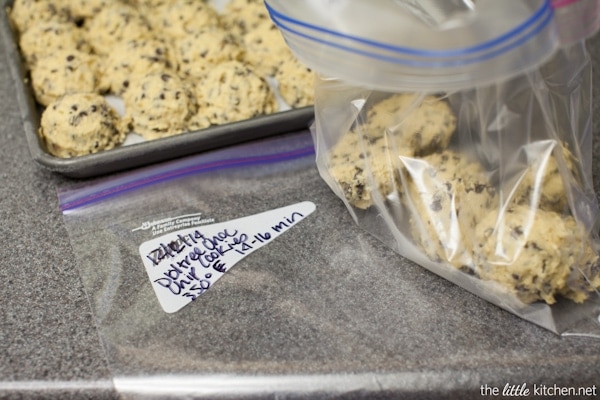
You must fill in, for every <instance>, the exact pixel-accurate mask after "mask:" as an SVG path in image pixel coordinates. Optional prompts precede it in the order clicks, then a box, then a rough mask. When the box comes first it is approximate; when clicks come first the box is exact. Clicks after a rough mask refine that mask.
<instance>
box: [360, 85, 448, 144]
mask: <svg viewBox="0 0 600 400" xmlns="http://www.w3.org/2000/svg"><path fill="white" fill-rule="evenodd" d="M364 129H365V130H367V131H369V132H373V133H374V134H376V135H383V134H384V132H391V134H392V135H393V136H394V137H395V138H397V140H396V144H397V145H398V146H399V147H406V148H409V149H412V152H413V154H415V155H425V154H429V153H431V152H434V151H437V150H440V149H445V148H446V147H448V143H449V142H450V139H451V138H452V135H453V134H454V131H455V130H456V117H455V116H454V114H453V112H452V110H451V109H450V106H449V105H448V103H447V102H445V101H443V100H440V99H438V98H436V97H435V96H431V95H427V96H423V95H417V94H412V93H401V94H395V95H392V96H390V97H388V98H387V99H384V100H382V101H379V102H378V103H377V104H375V105H374V106H373V107H371V108H370V109H369V110H368V111H367V115H366V122H365V128H364Z"/></svg>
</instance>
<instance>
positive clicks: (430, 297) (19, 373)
mask: <svg viewBox="0 0 600 400" xmlns="http://www.w3.org/2000/svg"><path fill="white" fill-rule="evenodd" d="M589 44H590V51H591V53H592V56H593V59H594V64H595V65H600V37H595V38H594V39H593V40H592V41H590V43H589ZM0 54H5V49H3V48H0ZM599 71H600V68H596V69H595V75H594V79H595V82H600V72H599ZM598 87H599V86H598V85H597V86H596V87H595V88H594V98H595V110H598V109H599V108H600V91H599V89H598ZM0 93H1V94H2V96H0V179H1V182H2V185H1V186H0V238H1V239H2V243H1V245H0V246H1V248H0V256H1V258H0V260H1V261H0V266H1V268H0V286H1V290H0V300H1V301H2V307H1V311H0V315H1V319H0V398H7V399H21V398H57V399H68V398H85V399H102V398H118V397H119V393H120V392H122V387H121V386H120V385H121V381H119V380H118V379H117V380H115V381H113V374H114V373H115V371H117V370H118V369H113V368H112V367H111V365H110V363H109V362H108V360H107V356H106V354H105V352H104V351H103V348H102V346H101V342H100V338H99V334H98V331H97V329H96V326H95V323H94V318H93V316H92V312H91V308H90V304H89V302H88V300H87V298H86V295H85V292H84V289H83V285H82V281H81V279H80V275H79V270H78V263H77V261H76V258H75V255H74V251H73V249H72V247H71V244H70V241H69V237H68V232H67V228H66V226H65V223H64V221H63V216H62V215H61V212H60V210H59V206H58V200H57V188H59V187H61V186H63V185H66V184H70V183H72V181H71V180H69V179H68V178H64V177H62V176H60V175H57V174H54V173H52V172H49V171H47V170H45V169H43V168H41V167H39V166H38V165H36V164H35V163H34V162H33V161H32V160H31V158H30V155H29V151H28V147H27V143H26V138H25V137H24V135H23V129H22V119H21V113H20V110H19V109H18V105H17V103H16V102H15V101H13V99H14V97H15V87H14V84H13V82H12V81H11V77H10V73H9V71H8V69H7V66H6V64H5V60H4V58H3V57H0ZM595 115H596V116H598V112H596V113H595ZM594 122H595V125H594V133H595V136H596V135H597V134H599V133H600V125H599V122H600V118H595V121H594ZM599 146H600V143H599V141H597V140H596V141H595V143H594V161H595V163H594V176H595V177H596V178H597V177H600V163H599V162H598V161H599V160H598V157H600V147H599ZM307 174H308V175H307ZM307 174H302V175H301V176H298V177H297V178H296V179H302V180H304V182H303V183H304V184H303V185H298V187H303V188H304V191H305V192H304V193H302V194H301V196H300V197H301V198H302V197H307V198H306V199H308V200H312V201H315V202H316V203H318V206H319V207H320V209H322V210H323V211H322V214H320V217H319V218H315V219H314V220H312V221H311V222H310V223H307V224H306V227H305V228H304V229H303V231H302V233H303V235H306V236H302V238H304V237H308V238H312V239H311V240H309V239H306V240H304V239H302V238H301V237H300V233H298V234H294V235H290V237H289V238H288V239H287V240H286V241H282V242H281V244H280V245H277V246H267V247H266V248H264V249H261V251H260V252H256V253H255V254H254V255H253V259H252V260H253V261H252V262H253V263H255V264H261V263H263V262H264V263H273V262H282V260H284V259H283V258H282V257H280V256H279V254H280V253H279V252H284V251H286V252H287V253H286V254H290V253H289V252H290V249H289V246H290V242H289V240H292V241H293V240H295V239H298V240H304V242H303V244H305V245H311V244H315V246H316V245H317V244H316V243H317V242H318V241H319V240H321V239H323V240H324V238H330V240H331V243H340V242H338V241H343V240H348V242H347V243H348V244H347V246H349V245H350V244H353V245H356V246H358V247H359V248H358V250H357V249H348V252H347V253H344V252H341V251H340V252H339V254H337V258H338V259H337V261H338V266H337V267H338V268H333V267H335V266H331V265H330V266H327V265H321V266H319V271H320V275H321V282H326V283H328V284H329V285H330V286H331V287H332V288H335V290H334V292H332V293H327V287H328V286H327V285H325V284H322V289H323V291H316V290H315V291H313V292H311V293H312V294H313V295H314V296H313V298H311V299H308V298H307V299H306V301H307V303H306V307H305V308H306V310H309V309H310V307H312V308H313V311H312V312H310V318H309V317H306V319H305V322H307V324H306V326H299V325H298V326H296V325H295V322H296V321H302V320H301V319H299V318H297V319H294V318H292V319H291V322H290V321H287V322H285V323H282V320H281V319H280V317H281V316H279V318H272V315H271V314H269V313H265V312H261V313H258V312H257V314H256V318H255V319H254V320H253V321H252V322H248V320H247V319H243V318H240V319H239V324H247V326H245V327H244V326H241V325H240V328H242V329H243V328H248V329H254V330H257V335H258V334H259V332H258V329H259V327H260V326H264V327H265V328H266V327H269V330H270V331H273V330H274V329H275V330H277V329H276V328H277V326H275V328H274V325H276V324H278V323H282V326H281V327H280V328H281V329H279V331H278V332H279V336H275V335H274V334H273V336H272V337H271V339H272V341H271V342H268V341H267V340H262V339H260V338H258V337H253V336H251V335H249V334H247V335H239V337H238V339H239V340H246V341H247V345H248V346H254V347H252V348H244V347H243V345H242V344H240V343H236V338H235V337H230V338H228V339H227V340H223V341H222V342H219V344H217V345H216V346H217V347H218V346H221V347H218V348H217V349H216V350H215V351H213V353H211V354H212V355H213V356H214V357H219V356H220V357H221V359H214V363H215V365H214V366H213V365H211V364H210V363H208V362H207V363H205V364H202V363H199V364H198V365H199V366H198V368H197V369H196V370H191V371H188V373H189V375H191V376H193V377H195V378H194V379H195V380H196V382H200V383H202V384H203V385H205V387H207V388H211V389H214V390H215V392H214V393H212V394H210V392H209V391H206V392H204V394H206V397H207V398H215V397H218V391H219V390H222V393H221V394H222V395H223V397H225V396H230V397H228V398H231V397H235V395H236V394H237V395H239V396H240V397H246V398H250V397H252V396H253V395H256V397H260V395H259V394H265V393H270V396H269V398H297V397H304V396H312V397H326V398H481V397H482V395H481V393H480V390H481V386H482V385H488V388H494V387H498V388H500V389H502V388H503V387H504V385H505V384H507V383H508V384H515V385H517V384H518V385H521V384H523V383H526V384H527V385H528V386H529V387H532V386H533V385H534V384H537V385H546V386H548V387H551V386H553V385H558V386H563V387H566V386H569V387H580V386H581V387H590V388H591V387H592V386H593V385H596V387H597V386H600V340H594V339H586V338H577V337H567V338H561V337H558V336H557V335H555V334H553V333H551V332H549V331H547V330H545V329H542V328H540V327H538V326H535V325H533V324H531V323H529V322H526V321H524V320H522V319H519V318H518V317H516V316H514V315H512V314H510V313H508V312H506V311H504V310H502V309H500V308H498V307H496V306H494V305H491V304H490V303H488V302H486V301H484V300H482V299H479V298H477V297H476V296H473V295H472V294H470V293H467V292H465V291H464V290H462V289H461V288H459V287H457V286H455V285H453V284H451V283H448V282H446V281H444V280H443V279H441V278H439V277H437V276H435V275H433V274H431V273H429V272H427V271H425V270H424V269H422V268H421V267H419V266H417V265H415V264H413V263H412V262H410V261H407V260H404V259H402V258H401V257H400V256H398V255H397V254H395V253H393V252H392V251H391V250H389V249H387V248H386V247H385V246H383V245H382V244H380V243H379V242H378V241H377V240H375V239H373V238H372V237H371V236H370V235H368V234H366V233H365V232H363V231H362V230H361V229H359V228H358V227H357V226H355V224H354V223H353V221H352V220H351V218H350V217H349V215H348V213H347V211H346V209H345V207H344V206H343V204H342V203H341V202H340V201H338V200H337V199H336V198H335V197H334V195H333V194H332V193H331V192H330V191H329V189H328V188H327V187H326V186H325V184H324V183H323V182H321V180H320V178H319V177H318V175H317V172H316V170H312V171H309V172H308V173H307ZM292 179H293V178H292ZM307 182H308V183H307ZM290 185H291V187H294V182H292V183H290ZM597 193H598V191H597ZM291 197H293V196H291ZM290 201H291V199H290ZM269 205H270V204H269V199H268V198H266V199H265V206H266V207H268V206H269ZM224 206H227V202H225V205H224ZM232 206H233V205H232ZM286 243H287V246H288V247H287V248H286V247H285V246H286ZM342 243H343V242H342ZM319 248H320V249H322V248H324V247H323V246H321V247H319ZM353 251H354V252H353ZM356 251H360V252H361V253H364V254H365V256H364V257H361V258H359V259H356V258H353V259H350V258H349V257H350V255H355V254H356V253H355V252H356ZM291 254H296V253H293V252H292V253H291ZM297 254H298V255H299V256H301V255H302V254H303V253H302V252H301V251H300V250H298V252H297ZM346 254H347V255H346ZM346 257H347V258H346ZM318 260H319V259H318V258H316V261H318ZM313 262H315V260H314V259H313V260H309V259H306V260H304V261H302V262H300V261H298V260H295V261H294V262H293V263H292V265H295V266H298V267H303V266H304V267H308V266H311V265H312V263H313ZM365 264H368V265H369V268H370V271H371V272H370V274H369V279H370V282H369V284H368V285H364V284H363V283H362V282H361V280H360V279H359V278H358V277H356V276H352V271H351V268H352V267H356V268H361V267H364V266H365ZM390 265H395V266H397V267H398V268H393V269H392V268H389V266H390ZM340 266H342V267H343V268H342V269H341V270H340V268H339V267H340ZM236 268H241V267H236ZM344 269H345V270H344ZM373 271H375V272H376V273H375V272H373ZM299 279H300V281H296V282H295V283H294V284H295V285H297V286H298V289H297V290H298V291H300V290H303V289H302V287H301V286H302V285H303V281H302V278H299ZM223 287H224V288H225V287H226V286H223ZM289 290H292V289H289ZM286 293H287V294H289V293H290V292H289V291H287V292H286V291H285V290H281V291H274V292H273V293H271V296H270V298H269V299H266V301H268V302H269V303H279V302H285V301H286V300H287V299H286V298H285V297H283V296H284V295H285V294H286ZM292 293H294V292H293V291H292ZM397 293H402V296H397V295H395V294H397ZM278 296H279V297H278ZM232 307H234V305H232ZM344 307H352V308H353V309H354V310H355V311H356V312H357V313H364V314H363V315H362V316H363V318H357V319H356V320H354V319H353V318H352V317H350V316H348V315H346V314H344V313H342V312H341V310H343V309H344ZM258 309H259V304H258V303H257V299H256V298H252V300H251V301H250V302H249V304H248V305H246V306H245V311H246V312H252V311H256V310H258ZM303 310H305V309H302V308H301V309H299V311H298V312H304V311H303ZM307 312H309V311H307ZM223 313H224V315H225V316H224V317H222V318H221V322H222V323H224V322H228V323H229V325H232V324H233V325H235V322H236V321H235V320H231V321H223V318H227V315H229V316H230V317H231V318H232V319H234V318H239V317H240V315H238V314H236V312H235V311H232V310H230V309H228V308H227V305H223ZM336 318H338V319H339V320H337V321H336ZM332 324H333V325H337V326H336V329H333V328H331V326H328V327H326V326H325V325H332ZM344 324H348V326H344ZM307 326H308V328H311V329H310V330H309V329H308V328H307ZM286 333H287V335H286ZM325 334H328V336H325ZM336 335H337V336H336ZM292 341H294V342H293V343H292ZM274 343H277V344H278V346H276V345H274ZM340 343H343V344H344V346H346V347H343V346H341V345H340ZM240 349H245V351H241V352H240V353H236V352H235V351H240ZM288 350H289V351H288ZM238 356H239V357H240V359H239V360H238ZM250 357H252V361H253V362H252V363H250V362H243V361H248V360H249V358H250ZM242 358H243V359H242ZM238 361H239V362H238ZM217 364H218V365H217ZM215 372H216V373H217V376H216V377H215V375H214V373H215ZM170 382H171V383H172V384H173V387H172V389H173V392H174V393H176V392H177V390H176V389H178V388H180V387H181V386H182V385H183V384H182V382H179V383H178V381H177V377H174V379H173V380H171V381H170ZM115 383H116V385H115ZM140 384H141V385H143V384H144V383H143V381H142V382H141V383H140ZM135 385H136V382H135V381H133V382H132V381H129V382H127V387H128V389H127V390H129V391H132V390H135V389H132V387H133V388H134V387H135ZM257 387H260V388H262V389H261V390H253V389H252V388H257ZM163 389H165V388H164V387H163ZM167 389H169V388H167ZM207 390H208V389H207ZM167 391H168V390H167ZM598 391H600V389H598ZM598 391H597V393H598ZM207 393H209V394H207ZM123 397H135V396H133V394H132V393H131V392H129V393H128V395H123ZM490 397H492V396H490Z"/></svg>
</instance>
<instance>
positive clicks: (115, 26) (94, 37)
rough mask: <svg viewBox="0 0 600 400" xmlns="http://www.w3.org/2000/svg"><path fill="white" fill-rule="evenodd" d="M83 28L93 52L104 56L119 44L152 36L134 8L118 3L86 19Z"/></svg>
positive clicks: (148, 25)
mask: <svg viewBox="0 0 600 400" xmlns="http://www.w3.org/2000/svg"><path fill="white" fill-rule="evenodd" d="M83 28H84V31H85V37H86V39H87V40H88V42H89V43H90V44H91V46H92V48H93V49H94V51H95V52H96V53H97V54H100V55H104V56H106V55H108V54H110V53H111V52H112V50H113V48H114V47H115V46H116V45H117V44H119V43H122V42H126V41H130V40H135V39H143V38H148V37H152V36H153V31H152V28H151V27H150V24H149V23H148V21H147V20H146V18H145V17H144V16H143V15H142V14H141V13H140V12H139V11H138V10H137V9H136V8H135V7H132V6H130V5H127V4H123V3H119V2H114V3H111V4H110V6H108V7H105V8H103V9H102V10H101V11H100V12H99V13H98V14H96V15H94V16H93V17H92V18H89V19H87V20H86V21H85V24H84V25H83Z"/></svg>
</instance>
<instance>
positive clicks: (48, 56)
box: [0, 0, 314, 178]
mask: <svg viewBox="0 0 600 400" xmlns="http://www.w3.org/2000/svg"><path fill="white" fill-rule="evenodd" d="M0 1H1V2H2V5H3V10H2V11H3V12H2V18H1V37H2V39H3V40H4V41H5V48H6V49H7V57H8V62H9V64H10V68H11V73H12V75H13V77H14V80H15V82H16V85H17V94H18V98H17V101H18V102H19V106H20V108H21V110H22V113H23V117H24V129H25V133H26V135H27V140H28V145H29V148H30V152H31V154H32V157H33V159H34V160H35V161H36V162H38V163H39V164H40V165H42V166H44V167H46V168H48V169H50V170H52V171H55V172H58V173H61V174H63V175H66V176H70V177H79V178H81V177H91V176H97V175H102V174H107V173H111V172H116V171H121V170H125V169H129V168H134V167H139V166H143V165H147V164H151V163H155V162H160V161H165V160H169V159H173V158H177V157H182V156H186V155H190V154H194V153H197V152H202V151H206V150H211V149H215V148H218V147H222V146H227V145H231V144H235V143H240V142H244V141H249V140H255V139H259V138H263V137H267V136H271V135H277V134H283V133H286V132H292V131H296V130H300V129H304V128H307V127H308V126H309V125H310V124H311V122H312V120H313V116H314V113H313V106H312V105H313V99H314V98H313V72H312V71H311V70H310V69H308V68H306V67H305V66H303V65H302V64H300V63H299V62H298V61H297V60H296V58H295V57H294V56H293V55H292V53H291V52H290V51H289V49H288V48H287V45H286V43H285V41H284V39H283V37H282V36H281V34H280V32H279V30H278V29H277V28H276V27H275V25H274V24H273V22H272V21H271V19H270V17H269V14H268V12H267V10H266V8H265V6H264V3H263V1H259V0H230V1H227V0H225V1H216V0H215V1H198V0H0Z"/></svg>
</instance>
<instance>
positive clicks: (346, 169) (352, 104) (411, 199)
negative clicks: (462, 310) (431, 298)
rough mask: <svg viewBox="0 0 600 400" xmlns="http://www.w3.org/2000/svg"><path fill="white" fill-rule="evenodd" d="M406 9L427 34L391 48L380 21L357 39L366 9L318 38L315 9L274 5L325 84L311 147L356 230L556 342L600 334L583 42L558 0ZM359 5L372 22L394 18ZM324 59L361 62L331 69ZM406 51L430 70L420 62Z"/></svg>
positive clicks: (335, 14) (338, 18)
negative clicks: (383, 53) (334, 56)
mask: <svg viewBox="0 0 600 400" xmlns="http://www.w3.org/2000/svg"><path fill="white" fill-rule="evenodd" d="M400 3H402V4H401V5H402V7H400V8H401V10H400V9H395V12H397V13H398V14H402V15H403V17H404V18H407V19H410V20H411V23H413V24H414V26H419V24H421V25H420V27H419V29H422V30H423V32H426V33H425V34H423V35H421V34H418V35H408V34H403V33H402V34H401V31H402V30H403V29H405V28H406V27H407V26H408V25H403V26H402V27H398V28H393V25H388V26H387V29H391V30H392V31H394V29H396V30H395V33H397V36H396V39H395V40H396V41H395V42H394V43H393V46H391V45H390V46H387V47H386V46H383V44H384V43H385V44H388V45H389V44H390V42H389V35H388V36H387V37H386V36H385V35H383V34H379V33H378V32H380V31H383V30H384V29H386V27H385V20H384V21H383V22H382V21H380V20H377V21H378V24H379V25H378V26H377V27H373V28H372V30H371V31H369V29H368V26H369V24H364V25H362V27H361V28H360V31H359V30H357V31H356V32H354V34H352V25H350V24H348V23H347V22H349V21H350V20H351V19H352V18H354V17H357V15H358V12H357V10H356V8H354V9H353V10H352V11H351V9H350V8H344V2H334V3H333V6H332V9H330V10H328V11H330V12H331V13H330V14H327V15H326V16H321V17H320V18H321V19H327V18H329V19H331V20H333V21H334V22H333V23H332V24H331V26H332V28H331V29H330V30H325V31H323V30H321V29H320V28H322V26H323V25H319V24H320V23H321V20H319V19H318V18H317V19H316V20H312V19H307V16H308V15H309V14H311V12H314V11H315V10H316V5H314V4H312V3H311V4H312V7H313V8H312V9H311V6H310V5H306V6H300V5H293V4H292V2H288V1H283V0H281V1H277V0H270V1H267V4H268V6H269V7H270V11H271V16H272V18H273V19H274V20H275V21H276V22H277V23H278V25H279V26H280V28H281V30H282V32H283V34H284V35H286V37H287V38H288V42H289V43H290V47H291V48H292V50H294V51H295V52H297V53H298V56H299V57H300V58H302V56H304V60H305V62H306V63H307V64H309V65H311V66H313V67H314V68H315V69H316V70H317V72H319V73H320V76H319V78H318V80H317V82H316V101H315V114H316V121H315V124H314V126H313V135H314V140H315V142H316V143H317V165H318V167H319V171H320V173H321V176H322V177H323V179H324V180H325V181H326V182H327V183H328V184H329V186H330V187H331V188H332V190H333V191H334V192H335V193H336V194H337V195H338V197H339V198H341V199H342V200H343V201H344V202H345V204H346V206H347V208H348V210H349V211H350V213H351V215H352V217H353V218H354V220H355V221H356V222H357V223H358V224H359V225H360V226H361V227H363V228H365V229H366V230H367V231H368V232H370V233H372V234H373V235H374V236H376V237H378V238H379V239H381V240H382V241H383V242H384V243H386V244H387V245H388V246H390V247H391V248H393V249H394V250H395V251H397V252H398V253H400V254H402V255H403V256H405V257H407V258H409V259H411V260H413V261H415V262H417V263H419V264H420V265H423V266H424V267H426V268H427V269H429V270H431V271H433V272H435V273H437V274H438V275H440V276H442V277H445V278H447V279H448V280H450V281H452V282H454V283H456V284H458V285H459V286H461V287H463V288H465V289H467V290H469V291H471V292H473V293H475V294H477V295H478V296H480V297H482V298H485V299H487V300H489V301H490V302H492V303H494V304H496V305H498V306H500V307H502V308H504V309H506V310H509V311H511V312H513V313H514V314H516V315H518V316H520V317H522V318H524V319H526V320H528V321H531V322H533V323H536V324H538V325H540V326H543V327H545V328H547V329H549V330H551V331H553V332H555V333H558V334H583V335H591V336H600V321H599V319H598V316H599V314H600V296H599V293H598V289H599V288H600V267H599V265H600V264H599V258H598V251H599V249H600V247H599V246H600V242H599V240H598V226H599V225H598V222H599V216H600V213H599V209H598V203H597V199H596V195H595V192H594V188H593V184H592V172H591V171H592V168H591V163H592V153H591V152H592V131H591V130H592V114H591V96H592V93H591V85H592V82H591V79H592V78H591V77H592V75H591V64H590V58H589V55H588V52H587V50H586V47H585V44H584V42H583V39H584V37H583V35H579V34H577V35H579V36H578V38H579V40H578V41H575V42H569V43H568V44H567V41H566V40H565V41H562V39H563V38H564V37H565V36H564V33H565V32H560V31H559V29H558V26H559V24H558V21H557V19H556V14H555V13H554V8H556V6H557V5H556V4H555V5H554V7H553V5H552V4H551V3H550V2H549V1H539V2H510V3H509V2H490V1H486V0H479V1H477V2H473V3H472V4H469V5H470V6H472V7H468V6H467V5H466V3H464V2H463V3H461V2H453V3H452V4H454V6H456V7H450V8H453V9H452V10H450V12H449V13H446V14H444V13H442V14H439V15H438V17H436V18H435V19H436V20H438V22H441V25H440V24H436V23H433V22H431V21H432V20H431V18H430V21H429V23H426V22H424V21H423V14H422V12H427V10H426V8H428V7H429V11H430V12H429V16H430V17H431V16H433V15H434V14H435V13H436V12H439V11H440V10H441V8H439V7H436V4H437V3H436V2H423V3H419V4H416V3H414V2H410V1H407V2H395V4H396V5H400ZM457 3H461V4H457ZM330 5H331V4H330ZM416 5H418V6H419V7H420V10H416V9H414V7H415V6H416ZM363 6H364V7H365V8H369V7H370V9H369V10H366V9H364V10H362V11H363V15H366V14H367V13H368V12H371V14H372V15H374V14H376V13H378V12H382V10H384V9H385V7H392V6H391V5H390V3H389V2H383V1H382V2H374V3H369V5H367V4H366V3H365V4H363ZM446 6H449V4H446ZM335 7H338V9H334V8H335ZM519 7H525V8H523V9H521V11H520V12H516V10H517V9H519ZM446 8H448V7H446ZM525 9H526V10H527V11H526V12H525V11H524V10H525ZM491 10H494V11H495V13H494V18H496V19H497V20H500V21H502V22H498V21H494V20H493V19H492V18H490V15H491V14H490V12H491ZM388 11H389V10H388ZM420 13H421V14H420ZM443 15H446V17H448V18H447V19H446V20H445V22H444V18H442V16H443ZM411 18H412V19H411ZM426 19H427V18H426ZM450 20H452V21H454V22H453V23H450V24H448V23H447V22H448V21H450ZM308 21H310V22H308ZM344 22H346V23H344ZM401 25H402V24H401ZM484 25H485V27H486V29H485V30H480V28H481V27H482V26H484ZM300 27H301V28H300ZM478 32H479V33H481V32H485V34H481V35H480V34H478ZM369 35H370V36H369ZM415 36H418V37H419V40H416V41H414V40H413V38H414V37H415ZM442 36H445V37H446V39H447V40H446V41H444V40H442V41H437V39H439V38H440V37H442ZM367 37H368V40H367V39H366V38H367ZM342 40H343V41H345V42H344V44H343V45H342V43H341V41H342ZM429 41H431V42H429ZM307 42H312V43H313V44H314V45H315V48H311V49H310V50H309V47H308V46H306V45H305V44H306V43H307ZM434 43H438V44H439V43H443V46H446V47H445V48H444V49H443V51H440V49H439V48H435V44H434ZM508 43H510V44H508ZM541 43H544V44H545V45H547V47H544V46H538V45H539V44H541ZM319 46H321V47H323V48H330V49H333V50H332V51H340V52H343V53H345V54H347V55H348V57H350V58H352V57H357V58H360V59H362V61H363V62H362V63H360V62H359V63H355V64H354V65H352V66H345V65H341V66H340V63H331V62H330V61H331V60H330V59H329V55H325V51H319V50H315V49H316V48H318V47H319ZM364 46H371V47H370V49H375V48H383V47H385V48H386V49H387V50H389V51H391V52H393V53H394V55H395V56H396V58H393V57H392V58H385V59H384V58H383V57H380V54H379V53H378V54H375V53H372V52H368V51H365V47H364ZM428 46H429V47H428ZM531 46H534V47H535V50H532V49H533V47H531ZM521 51H524V52H526V53H527V56H526V57H521V58H519V56H518V55H519V54H522V53H521ZM408 54H411V55H415V54H418V55H419V56H423V58H422V59H421V60H420V61H423V63H421V64H419V66H418V67H416V64H414V65H411V64H410V63H408V62H406V61H407V58H404V57H405V56H407V55H408ZM466 54H468V55H466ZM388 55H389V54H388ZM440 55H443V56H444V57H447V58H445V59H443V60H442V59H439V58H437V57H438V56H440ZM369 61H370V63H369ZM413 61H414V60H413ZM342 63H343V62H342ZM491 64H495V67H491V68H490V65H491ZM413 67H415V68H414V69H413ZM419 68H420V70H419ZM361 74H362V75H361ZM418 76H420V77H424V76H428V77H429V78H431V79H430V80H428V81H427V82H424V81H421V80H419V79H414V78H415V77H418Z"/></svg>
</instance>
